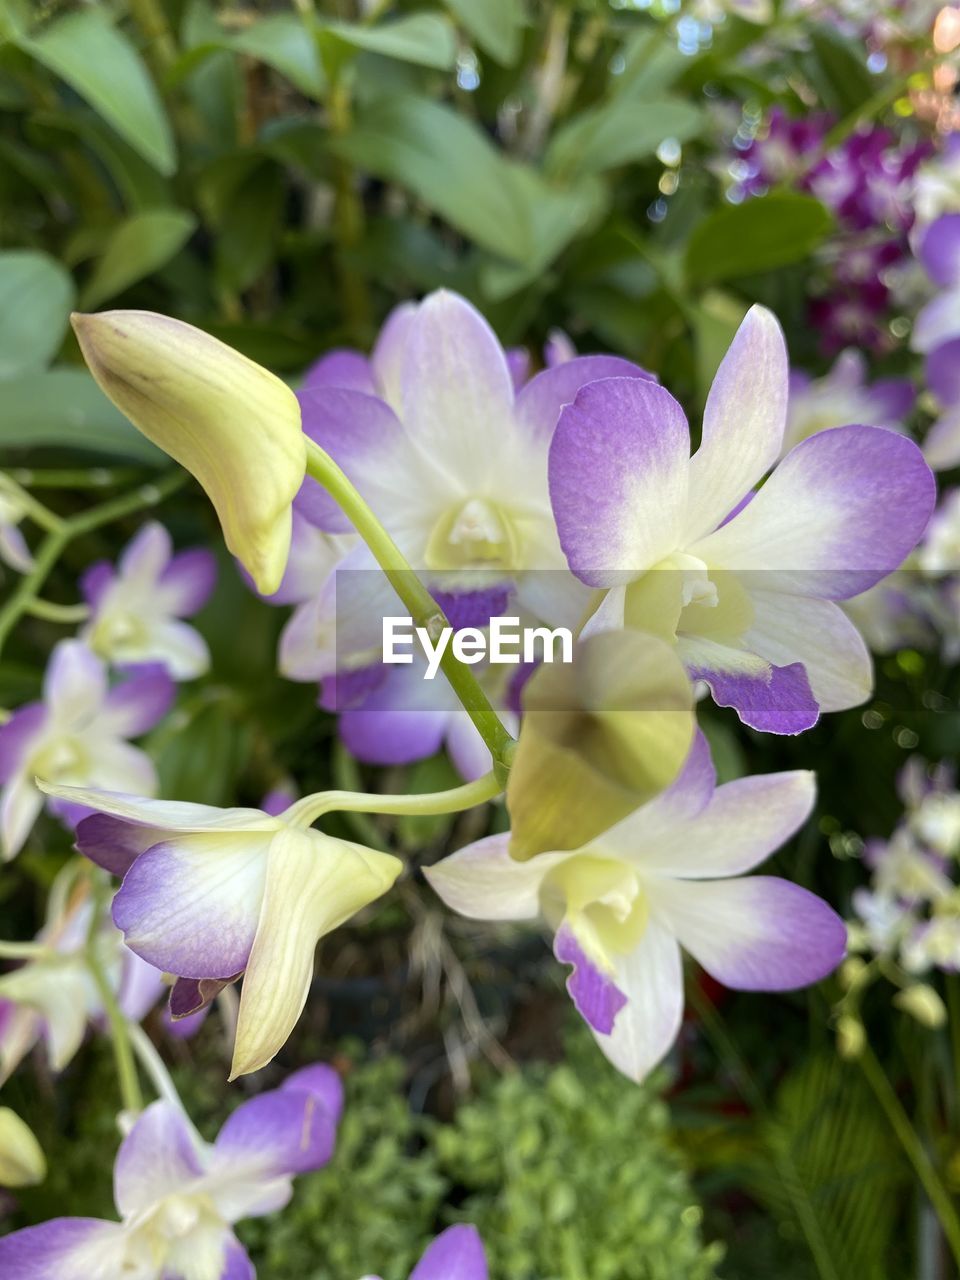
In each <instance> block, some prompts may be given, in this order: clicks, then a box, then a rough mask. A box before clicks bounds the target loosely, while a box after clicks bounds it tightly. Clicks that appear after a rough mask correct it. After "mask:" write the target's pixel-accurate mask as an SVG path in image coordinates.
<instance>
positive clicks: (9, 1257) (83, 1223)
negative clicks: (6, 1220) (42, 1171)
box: [0, 1218, 126, 1280]
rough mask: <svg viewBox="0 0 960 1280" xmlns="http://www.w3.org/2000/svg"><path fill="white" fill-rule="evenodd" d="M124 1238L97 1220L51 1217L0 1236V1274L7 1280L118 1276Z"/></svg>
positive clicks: (116, 1228) (114, 1226)
mask: <svg viewBox="0 0 960 1280" xmlns="http://www.w3.org/2000/svg"><path fill="white" fill-rule="evenodd" d="M125 1241H126V1236H125V1232H124V1229H123V1227H121V1226H120V1225H119V1223H114V1222H102V1221H101V1220H100V1219H99V1218H53V1219H51V1221H49V1222H44V1223H42V1224H41V1225H40V1226H39V1227H26V1228H25V1229H24V1230H23V1231H13V1232H11V1233H10V1235H6V1236H3V1237H0V1275H3V1276H8V1277H9V1278H10V1280H90V1277H91V1276H107V1275H122V1274H123V1271H124V1255H125V1253H126V1243H125Z"/></svg>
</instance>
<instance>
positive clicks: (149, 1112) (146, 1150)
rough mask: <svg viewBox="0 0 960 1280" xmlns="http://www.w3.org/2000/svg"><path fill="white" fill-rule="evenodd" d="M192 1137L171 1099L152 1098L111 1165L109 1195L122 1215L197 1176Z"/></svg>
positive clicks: (198, 1163)
mask: <svg viewBox="0 0 960 1280" xmlns="http://www.w3.org/2000/svg"><path fill="white" fill-rule="evenodd" d="M202 1172H203V1165H202V1163H201V1160H200V1156H199V1154H198V1152H197V1144H196V1139H195V1138H194V1136H193V1134H192V1133H191V1131H190V1127H189V1125H188V1124H187V1121H186V1119H185V1117H184V1115H183V1112H182V1111H180V1110H179V1109H178V1108H177V1107H176V1106H174V1104H173V1103H171V1102H165V1101H160V1102H153V1103H151V1104H150V1106H149V1107H147V1109H146V1111H144V1112H143V1114H142V1115H141V1116H140V1117H139V1118H138V1120H137V1122H136V1124H135V1125H134V1126H133V1128H132V1129H131V1130H130V1132H129V1133H128V1134H127V1136H126V1137H125V1138H124V1140H123V1142H122V1143H121V1145H120V1150H119V1151H118V1153H117V1159H116V1162H115V1164H114V1166H113V1198H114V1200H115V1201H116V1205H117V1210H118V1211H119V1213H120V1216H121V1217H123V1218H126V1217H129V1216H130V1215H132V1214H135V1213H142V1212H143V1211H144V1210H146V1209H150V1208H152V1207H153V1206H154V1205H155V1204H156V1203H157V1201H159V1200H162V1199H163V1198H164V1196H168V1195H170V1194H171V1193H174V1192H177V1191H182V1190H183V1188H184V1186H185V1184H187V1183H189V1182H191V1181H192V1180H193V1179H194V1178H198V1177H199V1176H200V1175H201V1174H202Z"/></svg>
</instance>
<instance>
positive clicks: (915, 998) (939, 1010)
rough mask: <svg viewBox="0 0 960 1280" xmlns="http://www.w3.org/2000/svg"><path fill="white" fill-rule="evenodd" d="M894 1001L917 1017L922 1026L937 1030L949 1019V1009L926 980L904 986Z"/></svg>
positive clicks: (898, 1006)
mask: <svg viewBox="0 0 960 1280" xmlns="http://www.w3.org/2000/svg"><path fill="white" fill-rule="evenodd" d="M893 1003H894V1004H895V1005H896V1006H897V1008H898V1009H902V1010H903V1012H904V1013H909V1015H910V1017H911V1018H916V1020H917V1022H919V1023H920V1025H921V1026H922V1027H929V1028H930V1029H931V1030H936V1028H937V1027H942V1026H943V1024H944V1023H945V1022H946V1020H947V1010H946V1008H945V1006H944V1003H943V1001H942V1000H941V999H940V997H939V995H938V994H937V993H936V991H934V989H933V987H930V986H928V985H927V984H926V983H925V982H916V983H914V984H913V986H910V987H904V989H903V990H902V991H898V992H897V994H896V995H895V996H894V997H893Z"/></svg>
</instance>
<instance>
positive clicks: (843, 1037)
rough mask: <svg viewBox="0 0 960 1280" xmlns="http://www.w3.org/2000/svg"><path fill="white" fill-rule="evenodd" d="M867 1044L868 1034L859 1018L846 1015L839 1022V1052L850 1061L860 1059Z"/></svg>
mask: <svg viewBox="0 0 960 1280" xmlns="http://www.w3.org/2000/svg"><path fill="white" fill-rule="evenodd" d="M866 1044H867V1034H866V1032H865V1031H864V1029H863V1023H862V1022H861V1021H860V1019H859V1018H854V1017H853V1016H852V1015H850V1014H846V1013H845V1014H844V1015H843V1017H841V1018H840V1020H839V1021H838V1022H837V1052H838V1053H839V1054H840V1057H841V1058H846V1059H847V1060H848V1061H850V1060H852V1059H853V1058H859V1057H860V1055H861V1053H863V1051H864V1049H865V1048H866Z"/></svg>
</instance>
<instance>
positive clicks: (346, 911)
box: [50, 787, 403, 1076]
mask: <svg viewBox="0 0 960 1280" xmlns="http://www.w3.org/2000/svg"><path fill="white" fill-rule="evenodd" d="M50 790H51V792H52V793H53V794H55V795H56V796H58V797H59V798H60V799H62V800H64V801H66V802H67V803H70V804H74V805H80V806H83V807H84V808H85V809H86V810H88V811H90V812H91V814H92V816H90V817H88V818H86V819H85V820H84V821H82V822H81V823H80V825H79V827H78V828H77V847H78V848H79V850H80V852H81V853H83V854H85V855H86V856H87V857H88V858H90V859H91V861H93V862H95V863H97V865H98V866H101V867H104V868H105V869H106V870H107V871H110V872H112V873H113V874H114V875H118V876H122V877H123V883H122V884H121V886H120V889H119V890H118V891H117V894H116V897H115V898H114V900H113V919H114V923H115V924H116V925H117V927H118V928H119V929H120V930H121V931H122V933H123V935H124V940H125V942H126V944H127V946H128V947H129V948H130V949H131V951H134V952H136V954H137V955H139V956H141V957H142V958H143V959H144V960H146V961H147V962H148V963H149V964H152V965H154V966H155V967H156V968H158V969H160V970H162V971H163V972H164V973H170V974H174V975H176V977H177V979H178V981H177V982H176V983H175V984H174V986H173V990H172V991H171V994H170V1007H171V1010H172V1012H173V1014H174V1016H175V1017H185V1016H187V1015H188V1014H193V1013H196V1012H197V1011H198V1010H199V1009H201V1008H202V1007H203V1006H204V1005H206V1004H208V1003H209V1002H210V1000H211V999H212V998H213V997H214V996H215V995H216V994H217V993H218V992H219V991H221V990H223V988H224V987H225V986H227V985H228V984H229V983H231V982H235V981H236V980H237V979H238V978H239V977H240V976H241V974H243V975H244V981H243V989H242V992H241V996H240V1007H239V1012H238V1019H237V1035H236V1044H235V1047H234V1057H233V1067H232V1076H237V1075H244V1074H246V1073H248V1072H250V1071H256V1070H257V1069H258V1068H259V1067H262V1066H264V1065H265V1064H266V1063H267V1062H269V1061H270V1059H271V1058H273V1056H274V1055H275V1054H276V1053H277V1051H278V1050H279V1049H280V1048H281V1046H282V1045H283V1044H284V1042H285V1041H286V1039H287V1037H288V1036H289V1035H290V1032H291V1031H292V1030H293V1028H294V1026H295V1024H296V1022H297V1020H298V1018H299V1017H300V1014H301V1012H302V1010H303V1006H304V1004H305V1002H306V999H307V992H308V990H309V987H310V983H311V981H312V979H313V957H314V951H315V949H316V945H317V942H318V940H319V939H320V938H321V937H322V936H323V935H324V934H327V933H330V932H331V931H332V930H333V929H336V928H337V927H338V926H339V925H341V924H343V923H344V922H345V921H346V920H348V919H349V918H350V917H351V916H352V915H355V914H356V912H357V911H359V910H360V909H361V907H364V906H366V905H367V904H368V903H370V902H373V901H374V900H375V899H376V898H379V897H380V896H381V895H382V894H384V893H386V891H387V890H388V889H389V888H390V887H391V885H392V884H393V882H394V880H396V878H397V876H398V875H399V874H400V871H401V870H402V867H403V864H402V863H401V862H400V860H399V859H398V858H394V857H393V856H392V855H390V854H386V853H378V852H376V851H375V850H373V849H367V848H364V847H363V846H362V845H358V844H351V843H350V842H349V841H346V840H339V839H336V838H334V837H333V836H328V835H325V834H323V833H322V832H320V831H315V830H313V829H312V828H311V827H310V825H309V823H310V817H309V813H307V815H306V816H305V817H302V816H301V815H302V814H303V812H304V809H303V806H305V805H306V806H309V803H310V800H309V798H307V799H305V800H304V801H298V802H297V803H296V804H294V805H292V806H291V807H290V808H289V809H287V810H286V811H285V812H284V813H282V814H280V815H279V816H273V815H270V814H267V813H265V812H263V811H262V810H260V809H217V808H213V807H212V806H210V805H202V804H179V803H176V802H172V801H166V800H147V799H143V798H141V797H137V796H129V795H121V794H118V793H115V792H107V791H91V790H84V789H82V788H76V787H54V788H50Z"/></svg>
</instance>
